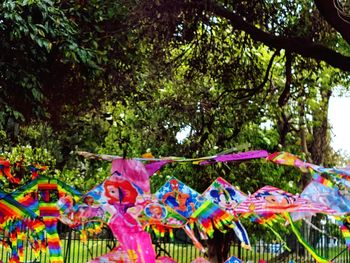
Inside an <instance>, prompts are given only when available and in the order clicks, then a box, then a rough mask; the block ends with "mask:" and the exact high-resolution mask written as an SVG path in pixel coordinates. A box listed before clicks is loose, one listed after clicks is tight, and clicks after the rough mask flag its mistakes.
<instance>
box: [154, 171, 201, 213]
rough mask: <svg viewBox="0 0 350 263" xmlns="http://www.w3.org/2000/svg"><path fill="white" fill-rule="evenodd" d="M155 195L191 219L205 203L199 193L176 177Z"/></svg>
mask: <svg viewBox="0 0 350 263" xmlns="http://www.w3.org/2000/svg"><path fill="white" fill-rule="evenodd" d="M155 195H156V197H157V198H158V199H159V200H161V201H162V202H163V203H165V204H166V205H168V206H170V207H171V208H172V209H173V210H175V211H176V212H178V213H179V214H181V215H182V216H184V217H185V218H190V217H191V215H192V214H193V212H194V211H195V210H196V209H197V208H199V207H200V206H201V205H202V204H203V202H204V201H205V200H204V198H202V197H201V195H200V194H199V193H198V192H196V191H195V190H193V189H192V188H190V187H188V186H187V185H185V184H184V183H182V182H180V181H179V180H177V179H176V178H175V177H172V178H170V179H169V180H168V181H167V182H166V183H165V184H164V185H163V186H162V187H161V188H160V189H159V190H158V191H157V192H156V193H155Z"/></svg>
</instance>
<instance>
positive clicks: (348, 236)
mask: <svg viewBox="0 0 350 263" xmlns="http://www.w3.org/2000/svg"><path fill="white" fill-rule="evenodd" d="M335 219H336V221H337V223H338V226H339V228H340V231H341V233H342V235H343V237H344V239H345V244H346V246H347V247H348V250H350V229H349V228H348V227H347V226H346V223H348V222H349V221H350V217H344V218H341V217H335Z"/></svg>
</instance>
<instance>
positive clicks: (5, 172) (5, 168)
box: [0, 159, 20, 184]
mask: <svg viewBox="0 0 350 263" xmlns="http://www.w3.org/2000/svg"><path fill="white" fill-rule="evenodd" d="M1 177H5V178H6V179H7V180H9V181H10V182H11V183H13V184H19V182H20V179H18V178H16V177H14V176H13V175H12V174H11V165H10V161H8V160H2V159H0V178H1Z"/></svg>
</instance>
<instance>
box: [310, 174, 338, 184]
mask: <svg viewBox="0 0 350 263" xmlns="http://www.w3.org/2000/svg"><path fill="white" fill-rule="evenodd" d="M312 180H314V181H316V182H318V183H320V184H322V185H324V186H327V187H330V188H333V187H334V184H333V182H332V181H330V180H328V179H326V178H324V177H322V176H321V175H320V174H318V173H313V175H312Z"/></svg>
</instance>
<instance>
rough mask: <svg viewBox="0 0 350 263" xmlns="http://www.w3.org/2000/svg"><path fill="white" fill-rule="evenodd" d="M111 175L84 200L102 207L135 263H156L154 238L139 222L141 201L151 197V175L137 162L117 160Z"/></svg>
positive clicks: (122, 245) (111, 226)
mask: <svg viewBox="0 0 350 263" xmlns="http://www.w3.org/2000/svg"><path fill="white" fill-rule="evenodd" d="M111 174H112V175H111V176H110V177H109V178H107V179H106V180H105V181H104V182H103V183H102V184H100V185H98V186H97V187H95V188H93V189H92V190H91V191H89V192H88V193H87V194H85V197H86V196H89V197H91V198H93V200H94V202H96V203H97V204H98V205H100V206H101V208H102V209H103V211H104V214H105V216H104V218H105V219H106V220H107V223H108V225H109V227H110V229H111V230H112V232H113V234H114V236H115V237H116V238H117V240H118V241H119V242H120V243H121V247H122V249H123V250H124V251H126V252H127V253H128V254H130V253H132V254H133V255H135V257H136V261H135V262H146V263H153V262H155V252H154V249H153V247H152V241H151V237H150V235H149V234H148V233H147V232H145V231H144V230H143V229H142V226H141V224H140V223H139V222H138V221H137V217H138V215H139V213H140V212H141V211H142V209H143V208H142V205H138V204H137V203H138V200H139V201H140V200H141V202H142V201H143V195H150V186H149V176H148V173H147V171H146V169H145V167H144V166H143V164H142V163H140V162H138V161H136V160H126V159H116V160H114V161H113V164H112V170H111ZM129 209H130V210H129ZM133 212H135V214H133ZM162 213H163V211H162Z"/></svg>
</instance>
